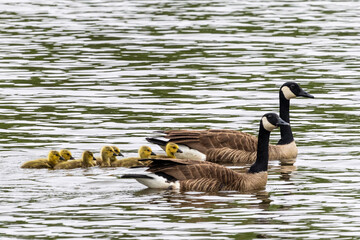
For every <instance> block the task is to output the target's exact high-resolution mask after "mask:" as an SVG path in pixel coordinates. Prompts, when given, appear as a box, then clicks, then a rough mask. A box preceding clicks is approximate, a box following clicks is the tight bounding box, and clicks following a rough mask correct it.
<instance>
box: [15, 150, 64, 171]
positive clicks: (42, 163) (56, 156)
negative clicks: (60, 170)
mask: <svg viewBox="0 0 360 240" xmlns="http://www.w3.org/2000/svg"><path fill="white" fill-rule="evenodd" d="M60 160H64V158H63V157H62V156H60V153H59V152H58V151H50V152H49V154H48V158H47V160H44V159H36V160H31V161H27V162H25V163H24V164H23V165H22V166H21V167H22V168H53V167H54V166H55V165H56V164H58V163H59V161H60Z"/></svg>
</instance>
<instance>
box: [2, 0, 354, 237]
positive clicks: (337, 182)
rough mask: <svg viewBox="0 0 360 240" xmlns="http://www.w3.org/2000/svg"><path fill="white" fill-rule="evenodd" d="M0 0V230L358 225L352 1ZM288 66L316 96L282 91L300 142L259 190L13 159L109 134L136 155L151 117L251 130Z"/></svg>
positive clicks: (42, 232) (237, 233)
mask: <svg viewBox="0 0 360 240" xmlns="http://www.w3.org/2000/svg"><path fill="white" fill-rule="evenodd" d="M0 9H1V14H0V18H1V21H0V29H1V30H0V69H1V71H0V107H1V119H0V125H1V128H0V131H1V136H2V137H1V140H0V141H1V146H0V151H1V170H0V176H1V177H0V179H1V181H0V189H1V191H0V202H1V205H0V213H1V214H0V236H1V239H58V238H71V239H93V238H113V239H114V238H123V239H165V238H171V239H209V238H210V237H211V238H213V239H253V238H267V239H280V238H285V239H319V238H323V239H333V238H342V239H358V238H360V234H359V233H360V204H359V198H360V197H359V184H360V179H359V177H358V175H359V173H360V165H359V164H358V161H359V159H358V158H359V155H360V150H359V144H360V140H359V137H358V136H359V133H360V130H359V129H360V126H359V125H360V124H359V116H360V110H359V109H360V98H359V96H358V92H359V90H360V81H359V80H360V79H359V72H360V68H359V66H358V65H359V64H358V63H359V61H360V57H359V54H358V53H359V50H360V48H359V40H360V37H359V35H358V28H359V23H358V22H359V21H358V16H359V15H360V3H358V2H353V1H347V2H337V1H309V2H305V1H304V2H298V1H280V2H279V1H251V2H249V1H240V2H238V1H205V0H204V1H196V2H194V1H167V0H165V1H160V2H159V1H110V0H109V1H106V0H105V1H95V0H94V1H89V0H85V1H65V0H64V1H55V2H51V3H49V2H47V1H26V0H19V1H1V3H0ZM289 80H291V81H296V82H298V83H299V84H300V85H301V86H302V87H303V88H304V89H305V90H307V91H308V92H309V93H311V94H313V95H314V96H315V97H316V98H315V99H303V98H299V99H295V100H293V101H292V102H291V124H292V128H293V132H294V134H295V138H296V142H297V145H298V147H299V156H298V158H297V160H296V163H295V164H294V165H286V164H283V163H279V162H278V161H272V162H271V163H270V169H269V181H268V185H267V187H266V189H265V190H262V191H257V192H252V193H248V194H240V193H236V192H222V193H213V194H204V193H198V192H186V193H173V192H169V191H154V190H149V189H146V188H145V187H144V186H142V185H140V184H139V183H137V182H135V181H133V180H123V179H119V178H118V176H120V175H121V174H123V173H126V172H127V171H128V169H122V168H117V169H112V168H110V169H99V168H92V169H87V170H83V169H75V170H67V171H49V170H46V169H41V170H31V169H20V165H21V164H22V163H23V162H25V161H27V160H31V159H35V158H38V157H43V156H46V155H47V153H48V151H49V150H50V149H61V148H69V149H70V150H71V151H72V152H73V155H74V156H75V157H80V156H81V153H82V151H83V150H87V149H88V150H91V151H94V152H96V153H98V152H99V150H100V148H101V147H102V146H103V145H108V144H115V145H116V146H118V147H119V148H120V149H122V152H123V153H124V154H125V155H126V156H135V155H136V151H137V148H138V147H139V146H141V145H144V144H147V143H146V141H145V140H144V138H145V137H146V136H149V135H151V133H152V132H153V131H154V130H159V129H166V128H191V129H204V128H226V129H241V130H243V131H246V132H249V133H252V134H257V129H258V122H259V119H260V117H261V116H262V115H263V114H264V113H265V112H269V111H278V89H279V86H281V84H282V83H284V82H286V81H289ZM278 139H279V131H275V132H274V133H273V134H272V136H271V140H272V142H273V143H275V142H276V141H277V140H278ZM152 148H153V150H154V151H155V152H160V149H159V148H158V147H157V146H152ZM230 167H232V168H234V169H243V166H230ZM245 167H247V166H245Z"/></svg>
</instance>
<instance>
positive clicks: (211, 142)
mask: <svg viewBox="0 0 360 240" xmlns="http://www.w3.org/2000/svg"><path fill="white" fill-rule="evenodd" d="M298 96H302V97H308V98H314V97H313V96H312V95H310V94H309V93H307V92H305V91H304V90H303V89H302V88H301V87H300V86H299V85H298V84H297V83H295V82H286V83H285V84H283V85H282V86H281V88H280V91H279V98H280V117H281V118H282V119H283V120H284V121H286V122H288V123H290V115H289V107H290V99H291V98H296V97H298ZM280 132H281V139H280V140H279V142H278V143H277V145H272V144H271V145H269V160H276V159H279V160H284V159H294V158H296V156H297V154H298V150H297V147H296V144H295V141H294V137H293V134H292V131H291V127H290V125H287V126H280ZM162 133H163V134H164V137H165V138H167V139H169V140H168V141H169V142H175V143H177V144H178V145H179V147H180V149H181V150H182V151H183V154H181V153H177V154H175V155H176V157H177V158H190V159H198V160H206V161H210V162H217V163H253V162H255V160H256V148H257V142H258V141H257V138H256V137H255V136H253V135H251V134H248V133H244V132H240V131H236V130H226V129H219V130H217V129H210V130H169V131H162ZM147 140H148V141H149V142H151V143H155V144H158V145H162V146H161V147H162V148H165V145H166V143H167V142H168V141H163V140H161V139H157V138H147Z"/></svg>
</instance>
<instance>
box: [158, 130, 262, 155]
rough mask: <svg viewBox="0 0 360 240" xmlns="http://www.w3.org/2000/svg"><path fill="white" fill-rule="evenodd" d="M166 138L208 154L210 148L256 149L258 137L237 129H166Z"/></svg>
mask: <svg viewBox="0 0 360 240" xmlns="http://www.w3.org/2000/svg"><path fill="white" fill-rule="evenodd" d="M164 133H165V136H164V137H165V138H168V139H169V140H170V141H172V142H175V143H177V144H184V145H186V146H188V147H190V148H193V149H196V150H198V151H200V152H202V153H204V154H206V152H207V150H208V149H211V148H223V147H228V148H231V149H238V150H245V151H256V147H257V137H255V136H253V135H251V134H248V133H244V132H239V131H235V130H226V129H212V130H170V131H164Z"/></svg>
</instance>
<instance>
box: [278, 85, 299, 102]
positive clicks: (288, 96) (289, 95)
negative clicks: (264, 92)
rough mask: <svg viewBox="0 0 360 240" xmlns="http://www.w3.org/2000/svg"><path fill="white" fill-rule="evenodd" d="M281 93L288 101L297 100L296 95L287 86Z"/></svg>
mask: <svg viewBox="0 0 360 240" xmlns="http://www.w3.org/2000/svg"><path fill="white" fill-rule="evenodd" d="M281 91H282V92H283V94H284V96H285V98H286V99H287V100H290V99H291V98H296V95H295V94H294V93H293V92H292V91H291V90H290V88H289V87H287V86H285V87H282V88H281Z"/></svg>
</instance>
